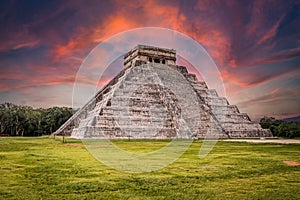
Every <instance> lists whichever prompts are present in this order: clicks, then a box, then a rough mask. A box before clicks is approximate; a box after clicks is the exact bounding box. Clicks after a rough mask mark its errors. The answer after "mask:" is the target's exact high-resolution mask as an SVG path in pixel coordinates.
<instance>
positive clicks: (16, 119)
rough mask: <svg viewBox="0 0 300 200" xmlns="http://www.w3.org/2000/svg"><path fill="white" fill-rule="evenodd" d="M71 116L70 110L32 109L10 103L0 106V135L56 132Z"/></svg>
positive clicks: (62, 108)
mask: <svg viewBox="0 0 300 200" xmlns="http://www.w3.org/2000/svg"><path fill="white" fill-rule="evenodd" d="M71 116H72V108H67V107H52V108H47V109H43V108H38V109H33V108H32V107H30V106H18V105H14V104H11V103H4V104H0V134H1V135H2V136H4V135H9V136H40V135H49V134H51V133H52V132H54V131H55V130H57V129H58V128H59V127H60V126H61V125H62V124H63V123H64V122H65V121H67V120H68V119H69V118H70V117H71Z"/></svg>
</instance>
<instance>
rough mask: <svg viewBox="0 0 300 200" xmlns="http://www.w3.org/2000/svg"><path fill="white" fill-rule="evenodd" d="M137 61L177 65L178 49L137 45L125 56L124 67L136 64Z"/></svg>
mask: <svg viewBox="0 0 300 200" xmlns="http://www.w3.org/2000/svg"><path fill="white" fill-rule="evenodd" d="M136 61H144V62H148V63H161V64H167V65H176V50H174V49H165V48H158V47H152V46H146V45H137V46H136V47H135V48H133V49H132V50H130V51H129V52H128V53H126V54H125V56H124V67H130V66H132V65H135V62H136Z"/></svg>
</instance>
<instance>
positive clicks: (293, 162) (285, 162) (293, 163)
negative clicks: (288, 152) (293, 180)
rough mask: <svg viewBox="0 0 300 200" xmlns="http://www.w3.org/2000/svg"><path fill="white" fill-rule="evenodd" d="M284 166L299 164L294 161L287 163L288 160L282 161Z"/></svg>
mask: <svg viewBox="0 0 300 200" xmlns="http://www.w3.org/2000/svg"><path fill="white" fill-rule="evenodd" d="M283 163H284V164H287V165H289V166H300V163H298V162H296V161H289V160H285V161H283Z"/></svg>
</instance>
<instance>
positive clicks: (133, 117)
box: [54, 45, 272, 138]
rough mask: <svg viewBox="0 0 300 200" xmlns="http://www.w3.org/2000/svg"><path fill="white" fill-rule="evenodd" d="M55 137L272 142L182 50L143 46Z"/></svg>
mask: <svg viewBox="0 0 300 200" xmlns="http://www.w3.org/2000/svg"><path fill="white" fill-rule="evenodd" d="M54 134H58V135H68V136H71V137H74V138H203V137H208V136H212V137H216V136H217V137H220V138H240V137H272V133H271V132H270V130H266V129H262V128H261V126H260V125H259V124H258V123H255V122H252V121H251V120H250V118H249V116H248V115H247V114H245V113H240V112H239V110H238V108H237V106H235V105H229V103H228V101H227V99H226V98H224V97H219V96H218V94H217V92H216V90H214V89H208V87H207V85H206V83H205V82H203V81H198V80H197V78H196V76H195V75H194V74H190V73H189V72H188V71H187V69H186V67H184V66H178V65H176V51H175V50H173V49H165V48H157V47H152V46H144V45H138V46H137V47H135V48H134V49H132V50H131V51H129V52H128V53H127V54H126V55H125V56H124V69H123V70H122V71H121V72H120V73H119V74H118V75H117V76H116V77H114V78H113V79H112V80H111V81H110V82H109V83H108V84H107V85H106V86H104V87H103V88H102V89H101V90H100V91H98V92H97V94H96V95H95V96H94V98H92V99H91V100H90V101H89V102H88V103H87V104H86V105H85V106H83V107H82V108H81V109H80V110H78V111H77V112H76V113H75V114H74V115H73V116H72V117H71V118H70V119H69V120H68V121H67V122H66V123H65V124H63V125H62V126H61V127H60V128H59V129H58V130H57V131H56V132H55V133H54Z"/></svg>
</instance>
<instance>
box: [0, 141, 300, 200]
mask: <svg viewBox="0 0 300 200" xmlns="http://www.w3.org/2000/svg"><path fill="white" fill-rule="evenodd" d="M167 143H168V141H153V140H152V141H135V140H133V141H115V144H117V145H118V146H119V147H121V148H124V149H127V150H129V151H140V150H139V148H137V147H141V148H142V150H141V151H142V152H145V151H150V150H151V148H153V149H157V147H159V146H164V145H166V144H167ZM201 144H202V142H201V141H195V142H194V143H193V144H192V145H191V146H190V148H189V149H188V150H187V151H186V152H185V153H184V154H183V155H182V156H181V157H180V159H178V160H177V161H176V162H174V163H173V164H172V165H169V166H167V167H165V168H163V169H161V170H159V171H155V172H150V173H139V174H137V173H136V174H133V173H125V172H122V171H117V170H114V169H111V168H109V167H107V166H105V165H104V164H102V163H100V162H98V161H97V160H96V159H94V158H93V156H91V155H90V154H89V152H88V151H87V150H86V149H85V147H84V146H83V145H82V143H81V141H80V140H75V139H67V143H62V141H61V139H56V140H54V139H53V138H48V137H35V138H21V137H14V138H12V137H7V138H5V137H3V138H0V161H1V162H0V177H1V178H0V198H1V199H300V166H289V165H287V164H285V163H284V162H283V161H294V162H298V163H300V145H286V144H285V145H282V144H253V143H244V142H243V143H238V142H220V141H219V142H218V143H217V144H216V146H215V147H214V149H213V150H212V151H211V153H210V154H209V155H208V156H206V157H205V158H204V159H199V157H198V153H199V148H200V146H201ZM145 149H147V150H145Z"/></svg>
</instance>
